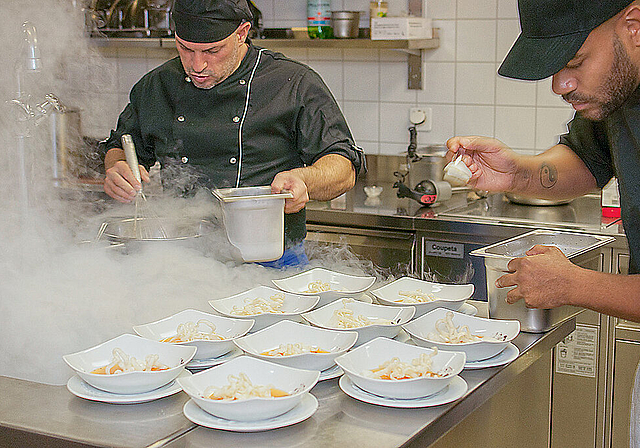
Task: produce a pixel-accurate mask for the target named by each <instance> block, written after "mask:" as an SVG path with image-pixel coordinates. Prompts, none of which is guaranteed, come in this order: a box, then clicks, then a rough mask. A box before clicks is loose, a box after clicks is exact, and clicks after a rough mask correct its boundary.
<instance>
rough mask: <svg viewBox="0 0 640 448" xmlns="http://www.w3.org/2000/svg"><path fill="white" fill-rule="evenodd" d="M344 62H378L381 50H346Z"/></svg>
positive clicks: (344, 51)
mask: <svg viewBox="0 0 640 448" xmlns="http://www.w3.org/2000/svg"><path fill="white" fill-rule="evenodd" d="M343 58H344V61H345V62H346V61H367V62H378V61H379V60H380V51H379V50H366V49H353V50H352V49H345V50H343Z"/></svg>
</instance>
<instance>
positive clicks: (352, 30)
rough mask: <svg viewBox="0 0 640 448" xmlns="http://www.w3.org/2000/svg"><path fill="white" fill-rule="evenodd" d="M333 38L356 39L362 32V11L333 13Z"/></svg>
mask: <svg viewBox="0 0 640 448" xmlns="http://www.w3.org/2000/svg"><path fill="white" fill-rule="evenodd" d="M331 26H332V27H333V37H335V38H337V39H355V38H357V37H358V34H359V32H360V11H331Z"/></svg>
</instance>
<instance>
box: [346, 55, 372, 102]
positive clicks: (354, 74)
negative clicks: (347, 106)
mask: <svg viewBox="0 0 640 448" xmlns="http://www.w3.org/2000/svg"><path fill="white" fill-rule="evenodd" d="M344 86H345V88H344V99H345V100H351V101H378V98H379V96H378V92H379V89H380V73H379V71H378V64H372V63H368V62H351V63H349V64H348V68H347V69H345V73H344Z"/></svg>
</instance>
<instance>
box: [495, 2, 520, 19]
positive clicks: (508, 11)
mask: <svg viewBox="0 0 640 448" xmlns="http://www.w3.org/2000/svg"><path fill="white" fill-rule="evenodd" d="M498 18H499V19H517V18H518V0H498Z"/></svg>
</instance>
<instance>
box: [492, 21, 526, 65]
mask: <svg viewBox="0 0 640 448" xmlns="http://www.w3.org/2000/svg"><path fill="white" fill-rule="evenodd" d="M519 34H520V23H519V22H518V21H517V20H514V19H507V20H498V32H497V36H496V47H497V48H496V61H500V62H502V61H503V60H504V58H505V56H507V53H509V50H510V49H511V46H512V45H513V43H514V42H515V41H516V39H517V38H518V35H519Z"/></svg>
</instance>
